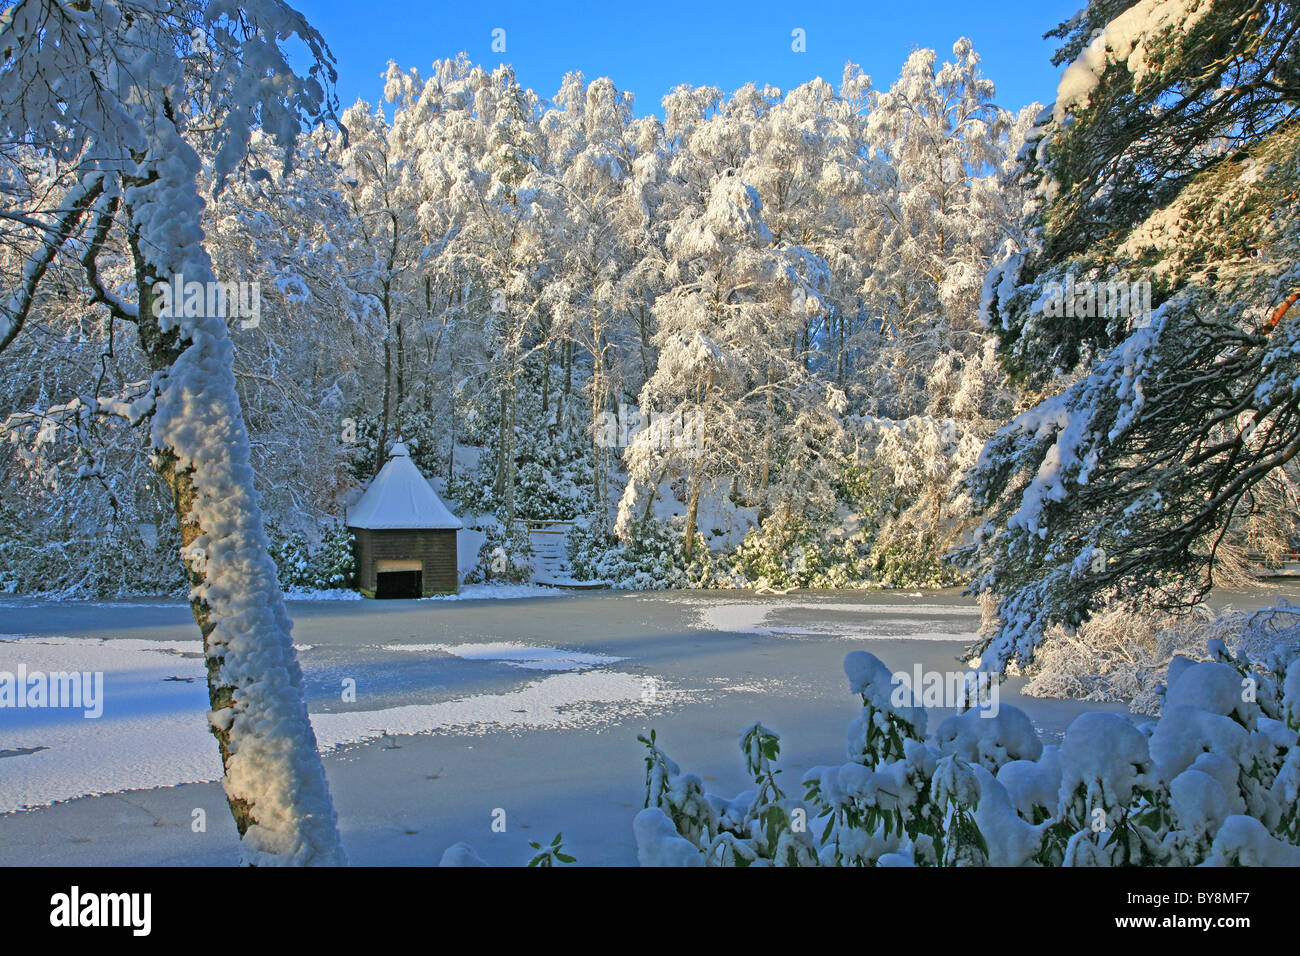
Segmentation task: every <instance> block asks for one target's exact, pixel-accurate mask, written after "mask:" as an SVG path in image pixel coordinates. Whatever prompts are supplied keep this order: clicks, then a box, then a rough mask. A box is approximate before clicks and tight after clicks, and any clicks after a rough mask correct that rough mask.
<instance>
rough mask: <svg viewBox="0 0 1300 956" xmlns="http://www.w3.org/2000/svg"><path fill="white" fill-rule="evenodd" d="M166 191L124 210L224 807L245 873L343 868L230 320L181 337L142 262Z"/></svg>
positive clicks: (140, 191) (150, 189) (150, 184)
mask: <svg viewBox="0 0 1300 956" xmlns="http://www.w3.org/2000/svg"><path fill="white" fill-rule="evenodd" d="M177 145H178V146H179V144H177ZM191 156H192V157H193V154H192V153H191ZM193 158H194V159H195V160H197V157H193ZM168 185H170V184H169V183H167V181H166V180H165V179H163V178H159V179H154V178H153V177H145V178H143V179H142V180H139V181H137V182H136V183H130V182H128V195H129V196H131V197H132V199H133V200H134V201H135V205H134V208H130V207H129V208H128V210H127V212H128V215H129V216H130V218H131V220H132V225H131V227H130V239H131V247H132V254H133V258H134V260H135V263H136V283H137V288H138V294H139V300H138V301H139V332H140V342H141V345H142V347H143V349H144V352H145V355H146V357H147V359H148V361H149V363H150V365H151V366H152V367H153V369H154V372H155V383H156V387H157V395H156V408H155V412H154V417H153V428H152V438H153V444H154V467H155V469H156V470H157V472H158V474H159V476H160V477H161V478H162V480H163V482H164V483H165V484H166V486H167V488H168V489H169V491H170V493H171V499H172V507H173V511H174V514H175V517H176V522H177V527H178V529H179V531H180V539H181V557H182V560H183V563H184V565H185V572H186V577H187V580H188V582H189V584H190V607H191V609H192V611H193V614H194V620H195V622H196V623H197V624H198V626H199V630H200V633H201V634H202V635H203V652H204V658H205V663H206V670H207V678H208V701H209V705H210V707H211V710H210V711H209V713H208V722H209V726H210V729H211V731H212V734H213V736H214V737H216V739H217V745H218V748H219V750H220V753H221V763H222V767H223V769H224V772H225V778H224V780H223V788H224V790H225V793H226V801H227V803H228V804H229V806H230V812H231V815H232V816H233V818H234V821H235V826H236V828H237V829H238V831H239V836H240V840H241V846H242V858H243V861H244V862H246V863H249V864H252V865H267V864H285V863H288V864H315V865H333V864H342V863H344V862H346V860H345V856H344V853H343V848H342V844H341V842H340V839H339V834H338V821H337V815H336V813H335V811H334V807H333V803H332V801H331V799H330V793H329V787H328V784H327V782H326V779H325V771H324V767H323V765H322V764H321V761H320V755H319V754H318V752H317V750H316V736H315V733H314V731H313V730H312V726H311V720H310V718H309V716H308V713H307V706H306V700H305V695H304V684H303V677H302V671H301V669H300V667H299V665H298V660H297V657H296V656H295V654H294V649H293V642H292V638H291V628H292V623H291V621H290V620H289V615H288V612H287V610H286V608H285V602H284V594H283V592H282V591H281V590H280V585H279V581H278V580H277V577H276V569H275V564H274V562H273V561H272V560H271V557H270V554H269V553H268V546H269V542H268V539H267V536H266V531H265V528H264V526H263V520H262V512H261V509H260V508H259V506H258V502H257V493H256V491H255V490H254V486H253V470H252V468H251V466H250V463H249V456H250V450H249V442H248V431H247V427H246V426H245V424H244V419H243V412H242V409H241V408H240V403H239V397H238V393H237V392H236V389H235V376H234V372H233V368H232V358H233V345H232V343H231V341H230V337H229V334H228V332H227V328H226V323H225V320H224V319H222V318H220V317H215V316H208V317H203V318H199V319H195V320H192V321H193V325H192V326H191V327H190V329H189V330H188V335H187V336H186V337H185V339H183V338H182V334H178V330H177V329H176V328H174V327H172V328H168V327H167V323H166V322H164V321H160V316H159V315H158V314H157V311H156V309H155V296H154V292H153V290H154V288H155V287H156V286H157V285H158V283H160V282H171V281H172V276H171V275H166V274H160V273H159V271H158V270H157V269H156V267H155V266H154V265H153V264H152V263H150V262H149V261H148V259H147V258H146V256H145V255H144V254H143V253H142V252H141V243H140V230H139V226H138V225H137V224H138V223H139V221H140V220H141V219H142V218H144V217H147V216H148V215H150V213H151V212H153V211H156V210H153V209H151V208H150V207H153V206H155V205H156V204H161V203H162V202H165V201H166V200H167V196H168V190H167V188H166V187H167V186H168ZM132 187H133V188H132ZM196 258H197V259H202V260H206V256H201V255H200V256H194V257H191V263H190V264H189V265H188V266H186V268H188V269H190V275H191V276H192V275H193V274H194V265H195V263H194V262H193V259H196ZM208 277H209V278H211V274H210V272H209V273H208ZM187 281H188V278H187ZM186 339H187V340H186Z"/></svg>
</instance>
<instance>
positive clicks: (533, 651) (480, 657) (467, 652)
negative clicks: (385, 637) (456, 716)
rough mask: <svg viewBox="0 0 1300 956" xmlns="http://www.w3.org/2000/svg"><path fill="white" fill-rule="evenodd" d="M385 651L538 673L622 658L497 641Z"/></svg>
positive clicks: (386, 647)
mask: <svg viewBox="0 0 1300 956" xmlns="http://www.w3.org/2000/svg"><path fill="white" fill-rule="evenodd" d="M383 649H384V650H386V651H409V652H412V653H430V652H435V653H442V654H451V655H452V656H454V657H459V658H462V659H464V660H467V661H492V662H495V663H501V664H509V665H510V666H511V667H522V668H525V669H527V670H538V671H580V670H587V669H588V668H591V667H602V666H604V665H605V664H617V663H619V662H620V661H624V660H626V659H627V658H625V657H609V656H607V655H605V654H585V653H582V652H581V651H568V650H564V649H563V648H559V647H534V646H531V645H528V644H514V643H510V642H506V641H496V642H492V643H488V644H385V645H383Z"/></svg>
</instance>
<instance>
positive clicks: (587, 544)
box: [569, 518, 711, 591]
mask: <svg viewBox="0 0 1300 956" xmlns="http://www.w3.org/2000/svg"><path fill="white" fill-rule="evenodd" d="M569 563H570V567H572V569H573V576H574V578H576V579H577V580H579V581H604V582H606V583H608V584H609V585H610V586H611V587H615V588H624V589H627V590H631V591H649V590H656V589H659V588H684V587H707V586H708V585H709V582H710V580H711V562H710V555H709V549H708V548H707V547H705V545H704V539H703V538H702V537H700V535H699V534H697V535H696V536H695V549H694V551H693V553H692V555H691V556H690V557H687V555H686V548H685V546H684V544H683V541H682V536H681V534H680V533H679V532H676V531H674V530H673V529H672V528H671V527H669V526H668V525H667V524H665V523H664V522H661V521H656V520H654V519H653V518H650V519H647V520H645V521H641V522H637V523H636V524H635V525H634V526H633V528H632V529H631V531H630V532H629V534H628V535H627V537H626V538H625V539H619V538H617V537H615V536H614V535H613V534H612V533H611V532H610V531H608V530H607V529H603V528H601V527H600V526H599V525H598V524H596V523H595V522H588V523H586V524H583V525H579V526H578V527H576V528H574V529H573V531H572V532H570V534H569Z"/></svg>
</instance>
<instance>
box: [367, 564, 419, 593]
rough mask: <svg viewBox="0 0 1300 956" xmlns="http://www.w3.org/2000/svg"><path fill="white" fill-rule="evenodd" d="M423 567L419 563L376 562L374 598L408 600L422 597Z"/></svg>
mask: <svg viewBox="0 0 1300 956" xmlns="http://www.w3.org/2000/svg"><path fill="white" fill-rule="evenodd" d="M423 579H424V567H423V565H422V564H421V563H420V562H419V561H376V562H375V598H376V599H390V598H391V599H410V598H418V597H423V596H424V580H423Z"/></svg>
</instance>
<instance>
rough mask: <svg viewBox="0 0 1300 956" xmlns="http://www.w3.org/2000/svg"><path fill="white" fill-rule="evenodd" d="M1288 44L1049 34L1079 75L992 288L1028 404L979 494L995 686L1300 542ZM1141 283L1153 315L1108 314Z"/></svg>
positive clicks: (1119, 17) (1102, 24)
mask: <svg viewBox="0 0 1300 956" xmlns="http://www.w3.org/2000/svg"><path fill="white" fill-rule="evenodd" d="M1294 25H1295V10H1294V4H1292V3H1289V2H1245V0H1169V2H1156V0H1140V2H1137V3H1113V2H1094V3H1092V4H1090V5H1089V7H1088V9H1087V10H1086V11H1084V12H1083V13H1082V14H1081V15H1080V16H1078V17H1076V18H1074V19H1073V20H1071V21H1070V22H1069V23H1068V24H1065V25H1063V26H1062V28H1061V30H1060V31H1059V35H1061V36H1062V37H1064V38H1065V45H1064V46H1063V48H1062V50H1061V52H1060V54H1059V55H1058V57H1059V61H1060V62H1066V63H1069V64H1071V65H1070V66H1069V68H1068V69H1067V70H1066V72H1065V75H1064V76H1063V77H1062V79H1061V84H1060V89H1059V91H1058V94H1059V95H1058V100H1057V103H1056V106H1055V108H1054V109H1051V110H1046V111H1044V113H1043V114H1042V116H1040V117H1039V121H1038V125H1037V126H1036V127H1035V128H1034V130H1033V131H1032V132H1031V133H1030V135H1029V139H1028V142H1027V145H1026V148H1025V150H1024V152H1023V153H1022V154H1021V155H1022V166H1023V168H1022V181H1023V182H1024V184H1025V185H1026V188H1027V189H1029V190H1030V191H1031V193H1032V194H1033V197H1034V198H1033V204H1032V206H1031V209H1030V212H1031V216H1030V218H1029V220H1028V221H1027V222H1026V224H1025V232H1026V235H1027V236H1028V237H1029V238H1028V240H1027V241H1026V242H1024V243H1022V244H1020V245H1019V246H1018V247H1014V248H1013V247H1009V248H1008V249H1007V250H1006V252H1007V254H1006V256H1005V257H1004V259H1003V260H1002V262H1001V264H1000V265H999V266H998V267H996V268H995V269H994V270H992V271H991V272H990V273H989V275H988V278H987V282H986V284H985V294H984V307H983V314H984V317H985V319H986V321H987V323H988V325H989V327H990V328H991V330H992V331H994V332H995V333H996V334H997V335H998V337H999V339H1000V344H1001V353H1002V357H1003V359H1004V361H1005V362H1006V364H1007V366H1008V367H1009V368H1010V369H1011V370H1012V371H1013V372H1014V373H1015V374H1016V375H1017V376H1018V378H1019V379H1020V381H1021V382H1022V384H1024V385H1025V386H1026V390H1027V392H1031V393H1032V394H1033V397H1034V401H1035V404H1034V405H1033V406H1032V407H1031V408H1029V409H1027V410H1025V411H1023V412H1021V413H1020V414H1019V415H1018V416H1016V417H1015V418H1014V419H1013V420H1012V421H1011V422H1010V424H1008V425H1006V426H1005V427H1003V428H1001V429H1000V430H999V431H998V432H997V433H996V434H995V435H994V436H993V437H992V438H991V439H990V440H989V442H988V443H987V445H986V446H985V449H984V451H983V452H982V454H981V456H980V459H979V462H978V464H977V467H976V468H975V469H974V470H973V472H972V473H971V475H970V481H969V490H970V492H971V495H972V498H973V499H974V502H975V505H976V508H977V509H978V510H979V511H981V512H983V513H984V514H985V516H986V517H987V518H988V521H987V523H986V524H985V525H984V526H983V528H982V529H981V531H980V533H979V534H978V536H977V538H976V541H975V547H974V548H973V549H972V550H970V551H968V552H965V553H964V554H963V557H964V558H966V559H968V560H969V563H970V566H971V568H972V570H973V572H974V579H973V583H974V587H975V588H976V589H977V590H980V591H989V592H992V593H995V594H996V595H997V596H998V597H999V598H1000V601H1001V608H1000V617H1001V626H1000V627H999V628H998V629H997V630H996V631H995V632H994V633H991V634H990V635H988V638H987V640H986V642H985V646H984V647H983V648H981V651H982V655H981V656H982V658H983V660H984V662H985V664H986V666H988V667H991V668H993V669H998V668H1000V667H1002V666H1004V665H1005V664H1006V663H1008V662H1009V661H1012V660H1017V661H1019V662H1021V663H1022V664H1027V663H1028V662H1029V661H1030V660H1032V658H1033V654H1034V651H1035V648H1036V647H1037V646H1038V645H1039V644H1041V642H1042V640H1043V638H1044V635H1045V633H1046V632H1047V629H1048V628H1050V627H1051V626H1052V625H1053V624H1062V625H1064V626H1066V627H1074V626H1077V625H1078V624H1080V623H1081V622H1082V621H1083V620H1085V619H1086V618H1087V616H1088V615H1089V614H1090V613H1092V612H1093V611H1095V610H1098V609H1100V608H1103V607H1107V606H1112V605H1114V604H1115V603H1116V602H1117V601H1121V602H1126V603H1127V604H1128V605H1129V606H1137V605H1140V604H1142V603H1143V602H1148V601H1151V600H1157V601H1161V602H1165V603H1171V604H1185V603H1187V602H1189V601H1192V600H1194V599H1196V598H1198V597H1200V596H1202V595H1203V594H1204V593H1205V592H1206V591H1208V590H1209V588H1210V587H1212V586H1213V584H1214V583H1215V581H1216V573H1217V570H1218V566H1219V561H1218V558H1219V557H1220V555H1221V554H1222V552H1223V551H1224V549H1225V548H1228V547H1236V548H1239V549H1245V548H1251V547H1255V548H1257V549H1258V550H1261V551H1268V550H1273V549H1274V548H1275V547H1276V545H1275V546H1274V548H1270V547H1268V546H1264V545H1260V544H1256V543H1255V542H1254V541H1252V540H1251V539H1252V537H1254V538H1264V539H1267V538H1268V537H1272V538H1273V539H1274V541H1275V542H1286V541H1287V538H1288V537H1289V536H1292V535H1294V534H1295V531H1296V527H1295V519H1294V515H1295V506H1294V502H1295V500H1296V494H1295V488H1296V485H1295V470H1294V467H1295V466H1294V463H1293V460H1294V456H1295V453H1296V448H1297V442H1298V441H1300V415H1297V411H1298V410H1300V391H1297V382H1300V367H1298V366H1297V356H1300V324H1298V323H1296V322H1295V320H1294V312H1293V309H1292V307H1293V305H1294V304H1295V303H1296V302H1297V301H1300V288H1298V287H1297V282H1298V281H1300V266H1298V265H1297V263H1298V262H1300V219H1297V217H1296V216H1294V215H1293V214H1292V211H1293V210H1294V208H1295V197H1296V191H1297V188H1298V187H1300V125H1298V124H1297V121H1296V107H1297V104H1300V83H1297V65H1296V58H1295V56H1294V42H1293V41H1294ZM1140 281H1145V282H1147V283H1149V287H1150V291H1151V303H1150V306H1151V307H1150V308H1147V307H1146V306H1145V304H1144V305H1142V306H1141V307H1139V308H1133V307H1131V305H1130V307H1128V308H1121V307H1120V305H1121V303H1120V301H1119V297H1118V295H1117V294H1115V295H1114V296H1112V290H1114V289H1115V286H1117V285H1119V284H1121V283H1133V282H1140ZM1108 284H1112V285H1108ZM1067 286H1068V287H1069V288H1071V289H1073V290H1074V292H1072V294H1071V296H1070V301H1069V302H1068V303H1063V304H1064V305H1065V308H1064V309H1059V308H1055V307H1053V304H1052V303H1053V301H1054V300H1055V299H1056V294H1055V292H1054V290H1057V291H1059V290H1062V289H1063V288H1065V287H1067ZM1099 286H1100V288H1101V289H1102V290H1103V291H1104V292H1105V294H1104V296H1103V298H1104V299H1105V302H1101V301H1100V300H1099V299H1098V298H1096V296H1097V295H1098V294H1099V293H1098V291H1097V290H1098V287H1099ZM1090 295H1092V296H1093V298H1092V300H1091V304H1090V300H1089V296H1090ZM1112 298H1113V300H1114V301H1113V304H1112ZM1270 526H1271V528H1270ZM1270 532H1271V533H1270Z"/></svg>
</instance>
